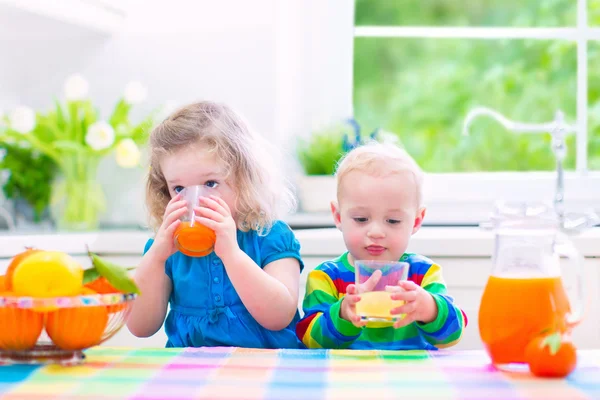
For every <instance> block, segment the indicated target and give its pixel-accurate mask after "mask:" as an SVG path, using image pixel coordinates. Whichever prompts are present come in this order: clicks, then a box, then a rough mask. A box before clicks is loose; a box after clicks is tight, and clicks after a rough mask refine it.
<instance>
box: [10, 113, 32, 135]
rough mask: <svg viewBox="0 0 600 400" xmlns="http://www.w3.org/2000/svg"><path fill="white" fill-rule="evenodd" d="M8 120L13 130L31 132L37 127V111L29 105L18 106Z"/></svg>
mask: <svg viewBox="0 0 600 400" xmlns="http://www.w3.org/2000/svg"><path fill="white" fill-rule="evenodd" d="M8 121H9V126H10V127H11V128H12V129H13V130H15V131H17V132H19V133H23V134H25V133H29V132H31V131H32V130H33V128H35V112H34V111H33V110H32V109H31V108H29V107H24V106H20V107H17V108H15V109H14V110H12V112H11V113H10V114H9V116H8Z"/></svg>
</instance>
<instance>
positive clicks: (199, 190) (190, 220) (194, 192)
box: [174, 185, 216, 257]
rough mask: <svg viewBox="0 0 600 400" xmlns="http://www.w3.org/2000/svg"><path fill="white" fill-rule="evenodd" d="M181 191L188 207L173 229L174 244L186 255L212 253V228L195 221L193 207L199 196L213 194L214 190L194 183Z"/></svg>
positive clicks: (214, 237) (197, 202)
mask: <svg viewBox="0 0 600 400" xmlns="http://www.w3.org/2000/svg"><path fill="white" fill-rule="evenodd" d="M181 193H182V198H183V200H185V201H186V203H187V208H188V209H187V212H186V213H185V214H184V215H183V216H182V217H181V224H179V226H178V227H177V230H175V235H174V240H175V246H177V248H178V249H179V251H181V252H182V253H183V254H185V255H187V256H191V257H203V256H206V255H208V254H210V253H212V251H213V249H214V246H215V239H216V236H215V232H214V231H213V230H212V229H210V228H208V227H206V226H204V225H202V224H201V223H199V222H198V221H196V218H195V217H196V212H195V211H194V207H196V206H198V205H199V198H200V197H208V196H210V195H214V194H216V191H215V190H214V189H211V188H208V187H206V186H204V185H195V186H188V187H186V188H184V189H183V190H182V192H181Z"/></svg>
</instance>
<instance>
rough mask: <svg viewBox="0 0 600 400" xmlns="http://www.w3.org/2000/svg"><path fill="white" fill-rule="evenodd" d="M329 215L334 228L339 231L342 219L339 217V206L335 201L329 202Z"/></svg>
mask: <svg viewBox="0 0 600 400" xmlns="http://www.w3.org/2000/svg"><path fill="white" fill-rule="evenodd" d="M331 215H333V222H334V223H335V227H336V228H338V229H340V228H341V227H342V217H341V216H340V206H339V204H338V202H337V201H332V202H331Z"/></svg>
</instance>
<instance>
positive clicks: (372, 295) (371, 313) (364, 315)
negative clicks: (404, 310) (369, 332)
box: [354, 260, 410, 322]
mask: <svg viewBox="0 0 600 400" xmlns="http://www.w3.org/2000/svg"><path fill="white" fill-rule="evenodd" d="M354 264H355V274H356V287H357V289H358V293H359V294H360V301H359V302H358V303H356V314H357V315H358V316H360V317H361V319H362V320H363V321H364V320H366V321H376V322H395V321H396V320H398V319H401V318H402V315H392V314H391V311H392V310H393V309H394V308H396V307H400V306H401V305H403V304H404V301H401V300H392V297H391V296H392V293H394V292H396V291H397V289H398V282H399V281H405V280H406V279H407V278H408V268H409V266H410V265H409V264H408V263H405V262H401V261H375V260H356V261H355V263H354ZM375 271H380V273H381V277H380V278H379V279H378V280H377V282H373V281H372V280H370V278H371V277H372V276H373V274H374V273H375Z"/></svg>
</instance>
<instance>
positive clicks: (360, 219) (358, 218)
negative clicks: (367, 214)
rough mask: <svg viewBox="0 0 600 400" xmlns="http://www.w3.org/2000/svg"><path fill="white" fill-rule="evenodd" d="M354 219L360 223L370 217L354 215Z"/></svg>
mask: <svg viewBox="0 0 600 400" xmlns="http://www.w3.org/2000/svg"><path fill="white" fill-rule="evenodd" d="M352 219H353V220H354V222H359V223H361V222H367V221H368V218H364V217H354V218H352Z"/></svg>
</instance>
